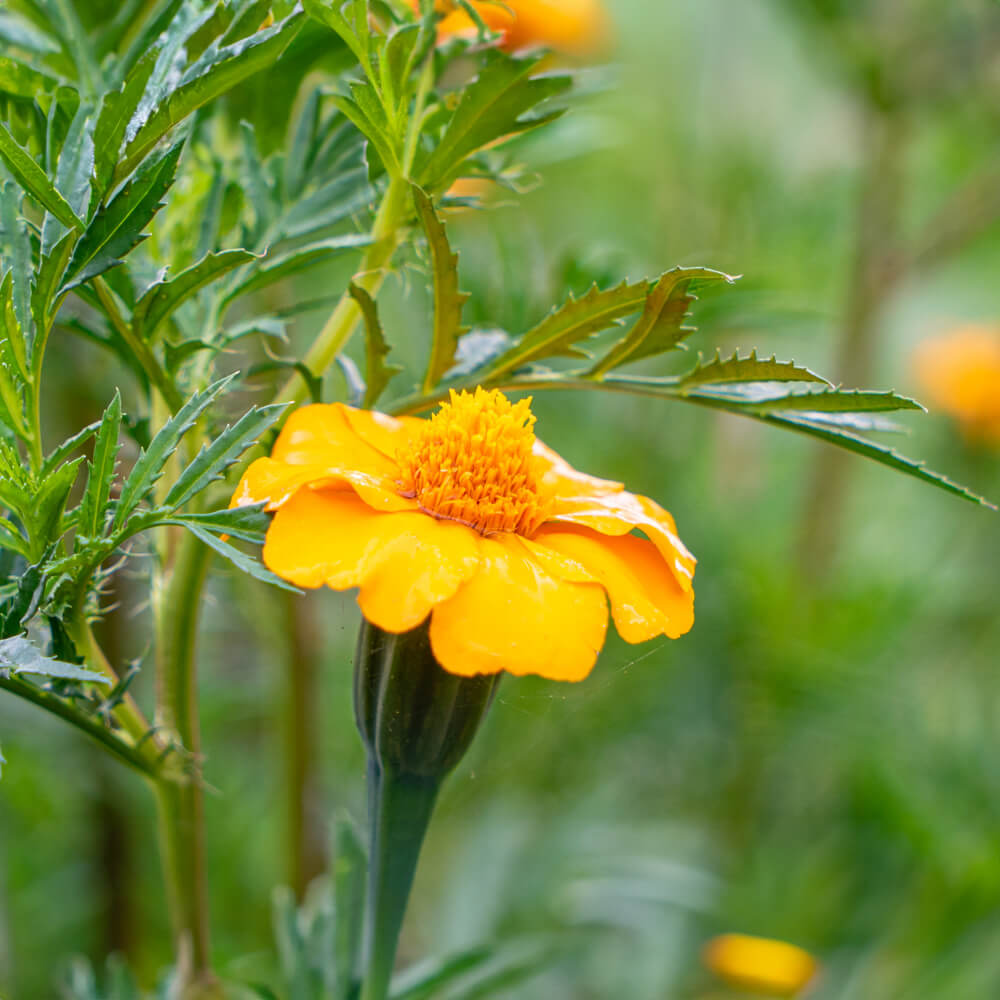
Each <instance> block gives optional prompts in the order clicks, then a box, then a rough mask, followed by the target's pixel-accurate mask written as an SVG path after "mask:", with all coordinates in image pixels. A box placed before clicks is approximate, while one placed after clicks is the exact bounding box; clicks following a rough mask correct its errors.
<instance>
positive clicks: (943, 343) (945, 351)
mask: <svg viewBox="0 0 1000 1000" xmlns="http://www.w3.org/2000/svg"><path fill="white" fill-rule="evenodd" d="M914 367H915V369H916V374H917V377H918V378H919V379H920V381H921V383H922V384H923V386H924V391H925V393H926V394H927V397H928V399H929V401H930V403H931V405H932V406H934V407H937V408H938V409H940V410H942V411H943V412H945V413H948V414H950V415H951V416H952V417H954V418H955V419H956V420H958V422H959V423H960V424H961V426H962V429H963V430H964V431H965V433H966V435H967V436H968V437H969V438H970V439H971V440H977V441H986V442H989V443H992V444H1000V329H997V328H995V327H988V326H975V325H972V326H962V327H959V328H957V329H955V330H952V331H951V332H950V333H947V334H944V335H943V336H941V337H935V338H934V339H932V340H927V341H925V342H924V343H923V344H921V345H920V347H918V348H917V351H916V354H915V355H914Z"/></svg>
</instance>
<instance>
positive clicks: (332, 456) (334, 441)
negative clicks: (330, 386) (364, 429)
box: [271, 403, 398, 479]
mask: <svg viewBox="0 0 1000 1000" xmlns="http://www.w3.org/2000/svg"><path fill="white" fill-rule="evenodd" d="M349 413H350V407H347V406H344V405H343V404H341V403H330V404H326V403H314V404H312V405H311V406H303V407H300V408H299V409H297V410H295V411H294V412H293V413H292V414H291V415H290V416H289V418H288V419H287V420H286V421H285V426H284V427H283V428H282V429H281V433H280V434H279V435H278V440H277V441H276V442H275V443H274V449H273V450H272V451H271V458H273V459H274V460H275V461H277V462H284V463H286V464H287V465H318V466H321V467H324V468H333V469H357V470H358V471H361V472H367V473H368V474H369V475H372V476H384V477H386V478H389V479H394V478H395V477H396V476H397V475H398V469H397V466H396V462H395V460H394V459H393V458H391V457H390V456H388V455H386V454H384V453H383V452H382V451H380V450H379V449H378V448H376V447H373V446H372V445H371V444H369V443H368V442H367V441H366V440H365V439H364V438H362V437H361V436H360V435H359V434H358V432H357V431H356V430H355V429H354V427H353V426H352V424H351V422H350V420H349V419H348V416H349Z"/></svg>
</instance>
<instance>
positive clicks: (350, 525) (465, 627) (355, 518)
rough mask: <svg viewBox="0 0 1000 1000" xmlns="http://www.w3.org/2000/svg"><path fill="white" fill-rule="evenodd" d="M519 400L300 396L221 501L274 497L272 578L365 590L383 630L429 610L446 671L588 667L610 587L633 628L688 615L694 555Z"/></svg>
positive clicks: (557, 676) (678, 631)
mask: <svg viewBox="0 0 1000 1000" xmlns="http://www.w3.org/2000/svg"><path fill="white" fill-rule="evenodd" d="M530 402H531V401H530V400H522V401H521V402H519V403H512V402H510V400H508V399H507V398H506V397H505V396H504V395H503V394H502V393H500V392H498V391H497V390H491V391H487V390H484V389H482V388H478V389H476V391H475V392H474V393H469V392H464V391H463V392H460V393H455V392H452V393H451V400H450V402H447V403H444V404H442V406H441V408H440V410H439V411H438V412H437V413H435V414H434V416H432V417H431V418H430V419H429V420H420V419H417V418H414V417H402V418H396V417H390V416H386V415H385V414H383V413H377V412H374V411H367V410H357V409H353V408H352V407H349V406H344V405H342V404H339V403H334V404H332V405H324V404H316V405H312V406H305V407H302V408H301V409H299V410H296V411H295V412H294V413H293V414H292V415H291V416H290V417H289V419H288V421H287V423H286V424H285V427H284V429H283V430H282V432H281V434H280V436H279V437H278V440H277V442H276V443H275V446H274V450H273V451H272V453H271V457H270V458H261V459H258V460H257V461H256V462H254V463H253V464H252V465H251V466H250V468H249V469H248V470H247V471H246V473H245V475H244V476H243V479H242V480H241V482H240V484H239V486H238V487H237V490H236V493H235V495H234V496H233V504H234V505H240V504H251V503H259V502H261V501H266V504H267V509H268V510H271V511H274V512H275V515H274V519H273V521H272V522H271V526H270V528H269V530H268V533H267V540H266V542H265V545H264V562H265V563H266V564H267V566H268V567H269V568H270V569H271V570H272V571H273V572H275V573H277V574H278V575H279V576H281V577H283V578H284V579H286V580H289V581H291V582H292V583H294V584H297V585H298V586H300V587H320V586H322V585H324V584H326V585H327V586H329V587H332V588H334V589H335V590H344V589H347V588H351V587H358V588H360V592H359V595H358V603H359V604H360V605H361V610H362V613H363V614H364V616H365V618H367V619H368V621H370V622H371V623H372V624H374V625H376V626H378V627H379V628H381V629H383V630H385V631H386V632H392V633H402V632H407V631H409V630H411V629H414V628H416V627H417V626H418V625H420V624H421V623H423V622H424V621H425V620H426V619H427V618H428V616H430V628H429V631H430V640H431V646H432V648H433V652H434V656H435V658H436V659H437V661H438V663H440V665H441V666H442V667H444V669H445V670H447V671H449V672H451V673H453V674H460V675H464V676H472V675H475V674H494V673H499V672H500V671H503V670H506V671H509V672H510V673H513V674H540V675H541V676H543V677H549V678H551V679H553V680H571V681H577V680H582V679H583V678H584V677H586V676H587V674H588V673H589V672H590V669H591V667H593V665H594V662H595V660H596V659H597V654H598V653H599V652H600V649H601V646H602V645H603V643H604V636H605V632H606V630H607V619H608V609H607V602H608V599H609V600H610V602H611V612H612V615H613V616H614V620H615V624H616V626H617V628H618V632H619V634H620V635H621V636H622V638H624V639H625V640H626V641H628V642H633V643H635V642H642V641H644V640H646V639H651V638H653V637H654V636H657V635H667V636H669V637H670V638H677V637H678V636H680V635H682V634H683V633H685V632H687V631H688V629H690V628H691V625H692V624H693V621H694V592H693V587H692V577H693V574H694V566H695V560H694V557H693V556H692V555H691V554H690V553H689V552H688V550H687V549H686V548H685V547H684V545H683V544H682V542H681V540H680V539H679V538H678V536H677V529H676V526H675V524H674V520H673V518H672V517H671V516H670V514H669V513H668V512H667V511H665V510H664V509H663V508H662V507H660V506H658V505H657V504H656V503H654V502H653V501H652V500H649V499H647V498H646V497H642V496H635V495H633V494H632V493H627V492H626V491H625V488H624V486H623V485H622V484H621V483H615V482H611V481H609V480H606V479H597V478H595V477H593V476H589V475H586V474H585V473H582V472H578V471H577V470H576V469H574V468H572V467H571V466H570V465H569V464H568V463H567V462H565V461H564V460H563V459H562V458H560V457H559V456H558V455H557V454H556V453H555V452H553V451H551V450H550V449H549V448H547V447H545V445H543V444H542V443H541V442H540V441H538V440H537V439H536V438H535V435H534V431H533V427H534V422H535V418H534V416H533V415H532V413H531V409H530ZM636 529H638V530H640V531H642V532H643V534H644V535H645V536H646V537H644V538H643V537H639V536H638V535H635V534H633V531H634V530H636ZM605 595H607V598H606V597H605Z"/></svg>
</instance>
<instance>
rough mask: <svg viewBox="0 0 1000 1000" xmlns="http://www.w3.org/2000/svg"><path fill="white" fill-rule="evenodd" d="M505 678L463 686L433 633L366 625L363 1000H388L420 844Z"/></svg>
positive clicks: (359, 682)
mask: <svg viewBox="0 0 1000 1000" xmlns="http://www.w3.org/2000/svg"><path fill="white" fill-rule="evenodd" d="M498 682H499V675H491V676H475V677H459V676H457V675H455V674H449V673H447V672H446V671H445V670H443V669H442V668H441V667H440V666H439V665H438V663H437V661H436V660H435V659H434V654H433V652H432V651H431V645H430V638H429V635H428V626H427V624H426V623H425V624H424V625H421V626H419V627H418V628H415V629H413V630H412V631H410V632H404V633H401V634H399V635H394V634H392V633H389V632H384V631H382V630H381V629H380V628H378V627H376V626H375V625H372V624H371V623H370V622H368V621H362V625H361V631H360V633H359V635H358V650H357V656H356V658H355V665H354V710H355V716H356V718H357V723H358V731H359V732H360V734H361V739H362V741H363V742H364V744H365V748H366V750H367V752H368V808H369V814H370V822H371V842H370V856H369V867H368V900H367V906H366V911H365V931H364V942H363V947H362V968H363V970H364V980H363V985H362V992H361V1000H385V998H386V997H387V996H388V995H389V982H390V979H391V978H392V968H393V964H394V962H395V957H396V947H397V944H398V941H399V932H400V928H401V927H402V924H403V916H404V915H405V913H406V904H407V900H408V899H409V895H410V888H411V886H412V885H413V876H414V873H415V872H416V868H417V861H418V859H419V856H420V848H421V845H422V844H423V840H424V835H425V833H426V831H427V827H428V825H429V823H430V819H431V814H432V813H433V811H434V804H435V802H436V801H437V795H438V791H439V789H440V787H441V782H442V781H443V780H444V778H445V776H446V775H447V774H448V773H449V772H450V771H451V770H452V769H453V768H454V767H455V766H456V765H457V764H458V762H459V761H460V760H461V759H462V757H463V756H464V755H465V752H466V751H467V750H468V749H469V746H470V745H471V743H472V740H473V737H474V736H475V735H476V730H477V729H478V728H479V725H480V723H481V722H482V720H483V718H484V717H485V716H486V712H487V711H488V709H489V706H490V703H491V702H492V700H493V695H494V693H495V692H496V688H497V684H498Z"/></svg>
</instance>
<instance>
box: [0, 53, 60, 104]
mask: <svg viewBox="0 0 1000 1000" xmlns="http://www.w3.org/2000/svg"><path fill="white" fill-rule="evenodd" d="M65 84H66V81H65V80H61V79H59V78H58V77H55V76H52V75H51V74H49V73H45V72H43V71H42V70H40V69H37V68H35V67H33V66H30V65H29V64H28V63H25V62H22V61H21V60H20V59H14V58H11V57H10V56H0V91H2V92H5V93H8V94H14V95H15V96H17V97H27V98H29V99H31V100H35V99H37V98H40V97H42V96H43V95H47V96H50V97H51V96H52V95H53V94H54V93H55V92H56V90H58V88H59V87H62V86H65Z"/></svg>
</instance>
